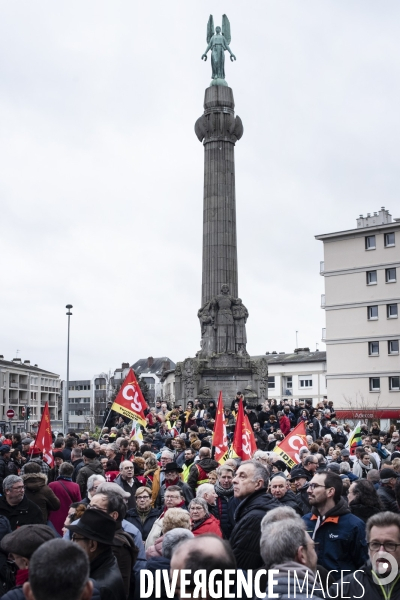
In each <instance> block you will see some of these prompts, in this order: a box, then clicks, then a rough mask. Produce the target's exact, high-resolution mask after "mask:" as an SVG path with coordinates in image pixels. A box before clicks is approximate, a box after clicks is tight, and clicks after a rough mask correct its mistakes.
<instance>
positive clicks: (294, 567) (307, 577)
mask: <svg viewBox="0 0 400 600" xmlns="http://www.w3.org/2000/svg"><path fill="white" fill-rule="evenodd" d="M271 568H272V569H274V570H275V569H276V570H277V571H279V575H274V577H273V579H274V581H276V582H277V583H274V584H273V586H271V589H269V587H268V585H267V589H266V595H265V596H264V598H265V599H268V598H272V597H274V596H272V594H278V596H275V597H276V598H279V599H281V600H286V599H287V598H296V599H297V600H309V599H310V598H324V597H325V596H324V594H323V593H322V591H320V589H318V588H320V587H321V585H320V583H319V581H318V579H317V581H315V574H314V573H313V572H312V571H311V569H309V568H308V567H306V566H305V565H301V564H300V563H297V562H287V563H282V564H280V565H274V566H273V567H271ZM294 572H296V579H295V578H294ZM314 582H315V590H313V586H314ZM303 586H304V587H303ZM300 590H301V591H300ZM270 594H271V595H270ZM289 594H290V595H289ZM334 597H335V596H334V595H332V598H334Z"/></svg>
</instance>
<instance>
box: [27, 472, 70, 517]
mask: <svg viewBox="0 0 400 600" xmlns="http://www.w3.org/2000/svg"><path fill="white" fill-rule="evenodd" d="M22 479H23V481H24V485H25V495H26V497H27V498H28V500H31V501H32V502H34V503H35V504H37V505H38V507H39V508H40V510H41V511H42V515H43V522H44V523H47V521H48V518H49V512H50V511H52V510H53V511H56V510H58V509H59V508H60V505H61V503H60V500H59V499H58V498H57V496H56V495H55V493H54V492H53V490H52V489H50V488H49V486H48V485H47V480H46V475H44V474H43V473H41V472H40V467H39V465H38V464H37V463H34V462H31V463H28V464H27V465H26V467H25V474H24V475H23V476H22Z"/></svg>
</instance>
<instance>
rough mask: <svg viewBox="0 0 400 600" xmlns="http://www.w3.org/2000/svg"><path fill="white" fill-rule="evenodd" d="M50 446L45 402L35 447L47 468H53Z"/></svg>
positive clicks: (49, 429)
mask: <svg viewBox="0 0 400 600" xmlns="http://www.w3.org/2000/svg"><path fill="white" fill-rule="evenodd" d="M52 445H53V438H52V437H51V424H50V412H49V403H48V402H46V404H45V405H44V409H43V414H42V418H41V421H40V425H39V427H38V432H37V435H36V440H35V447H36V448H39V450H40V451H41V452H42V454H43V460H44V461H45V462H46V463H47V464H48V465H49V467H53V466H54V459H53V450H52Z"/></svg>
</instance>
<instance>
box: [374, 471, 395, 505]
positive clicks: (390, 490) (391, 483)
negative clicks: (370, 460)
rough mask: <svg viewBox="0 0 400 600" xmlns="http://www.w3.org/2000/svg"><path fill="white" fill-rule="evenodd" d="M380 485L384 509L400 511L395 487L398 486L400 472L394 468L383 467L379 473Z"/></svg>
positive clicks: (380, 497)
mask: <svg viewBox="0 0 400 600" xmlns="http://www.w3.org/2000/svg"><path fill="white" fill-rule="evenodd" d="M379 477H380V487H379V488H378V496H379V499H380V501H381V502H382V505H383V508H384V510H390V511H392V512H394V513H400V510H399V506H398V504H397V502H396V495H395V492H394V488H395V486H396V481H397V478H398V477H399V474H398V473H396V471H394V470H393V469H390V468H386V469H382V470H381V471H380V473H379Z"/></svg>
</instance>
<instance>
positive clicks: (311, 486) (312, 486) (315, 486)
mask: <svg viewBox="0 0 400 600" xmlns="http://www.w3.org/2000/svg"><path fill="white" fill-rule="evenodd" d="M315 488H325V489H328V488H327V487H326V485H321V484H320V483H310V484H309V486H308V489H309V490H315Z"/></svg>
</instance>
